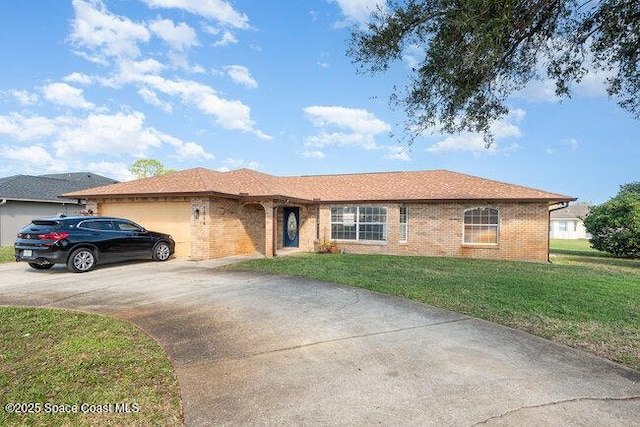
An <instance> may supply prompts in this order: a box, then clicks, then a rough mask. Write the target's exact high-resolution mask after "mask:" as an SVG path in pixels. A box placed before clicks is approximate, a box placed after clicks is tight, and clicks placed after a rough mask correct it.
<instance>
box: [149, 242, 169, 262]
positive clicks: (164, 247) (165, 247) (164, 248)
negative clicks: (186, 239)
mask: <svg viewBox="0 0 640 427" xmlns="http://www.w3.org/2000/svg"><path fill="white" fill-rule="evenodd" d="M170 256H171V246H169V244H168V243H166V242H160V243H158V244H157V245H156V246H155V247H154V248H153V255H152V258H153V260H154V261H166V260H168V259H169V257H170Z"/></svg>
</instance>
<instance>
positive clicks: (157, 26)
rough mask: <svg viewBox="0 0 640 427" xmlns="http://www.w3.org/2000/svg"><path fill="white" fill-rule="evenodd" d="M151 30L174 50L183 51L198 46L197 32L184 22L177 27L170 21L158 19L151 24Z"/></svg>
mask: <svg viewBox="0 0 640 427" xmlns="http://www.w3.org/2000/svg"><path fill="white" fill-rule="evenodd" d="M149 29H150V30H151V31H153V33H154V34H155V35H156V36H158V37H159V38H161V39H162V40H164V41H165V42H166V43H167V44H168V45H169V46H170V47H171V49H173V50H178V51H182V50H185V49H188V48H190V47H191V46H195V45H197V44H198V38H197V37H196V32H195V31H194V29H193V28H191V27H190V26H188V25H187V24H185V23H184V22H181V23H179V24H178V25H175V24H174V23H173V21H172V20H170V19H158V20H155V21H153V22H151V23H150V24H149Z"/></svg>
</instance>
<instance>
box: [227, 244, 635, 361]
mask: <svg viewBox="0 0 640 427" xmlns="http://www.w3.org/2000/svg"><path fill="white" fill-rule="evenodd" d="M583 251H584V248H581V249H578V250H577V252H583ZM593 255H594V256H584V255H582V254H577V255H576V254H559V255H553V257H552V260H553V263H552V264H538V263H527V262H511V261H496V260H479V259H460V258H440V257H406V256H378V255H352V254H342V255H318V254H302V255H298V256H289V257H280V258H274V259H260V260H252V261H247V262H244V263H241V264H237V265H234V266H231V267H229V268H236V269H243V270H256V271H264V272H272V273H279V274H289V275H297V276H304V277H309V278H314V279H319V280H325V281H329V282H335V283H342V284H346V285H350V286H356V287H361V288H365V289H370V290H373V291H377V292H382V293H386V294H391V295H397V296H401V297H405V298H409V299H412V300H415V301H419V302H423V303H426V304H431V305H434V306H438V307H442V308H446V309H449V310H453V311H456V312H458V313H463V314H467V315H470V316H473V317H478V318H482V319H487V320H490V321H492V322H496V323H500V324H503V325H507V326H511V327H514V328H518V329H521V330H525V331H528V332H530V333H532V334H535V335H539V336H542V337H545V338H548V339H551V340H554V341H557V342H560V343H564V344H567V345H569V346H572V347H575V348H581V349H583V350H586V351H589V352H592V353H594V354H597V355H599V356H602V357H606V358H609V359H611V360H614V361H617V362H619V363H622V364H625V365H627V366H630V367H632V368H635V369H639V368H640V261H632V260H616V259H614V258H609V257H603V256H601V255H600V254H599V253H595V254H593ZM594 260H597V262H594ZM621 261H622V262H621Z"/></svg>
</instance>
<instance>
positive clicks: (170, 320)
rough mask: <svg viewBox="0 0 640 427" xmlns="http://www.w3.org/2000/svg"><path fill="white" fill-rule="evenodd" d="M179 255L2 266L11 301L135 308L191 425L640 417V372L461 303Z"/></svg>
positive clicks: (3, 292)
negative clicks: (161, 353) (459, 310)
mask: <svg viewBox="0 0 640 427" xmlns="http://www.w3.org/2000/svg"><path fill="white" fill-rule="evenodd" d="M216 265H217V263H211V262H204V263H195V262H189V261H182V260H171V261H169V262H167V263H152V262H143V263H135V264H125V265H114V266H108V267H102V268H99V269H97V270H95V271H92V272H89V273H85V274H71V273H68V272H67V271H66V270H65V269H63V268H58V267H56V268H54V269H52V270H49V271H35V270H31V269H29V267H28V266H26V265H25V264H12V263H10V264H0V304H2V305H29V306H47V307H62V308H73V309H80V310H86V311H91V312H96V313H103V314H108V315H111V316H114V317H117V318H120V319H125V320H128V321H131V322H133V323H135V324H137V325H139V326H140V327H142V328H143V329H144V330H146V331H147V332H148V333H149V334H151V335H152V336H154V337H155V338H156V339H157V340H158V341H159V342H160V343H161V344H162V345H163V347H164V348H165V349H166V351H167V353H168V355H169V357H170V359H171V360H172V362H173V365H174V367H175V371H176V374H177V376H178V380H179V382H180V387H181V392H182V397H183V405H184V410H185V419H186V424H187V425H189V426H200V425H220V424H226V425H239V424H278V425H292V424H295V425H369V424H383V425H456V426H457V425H459V426H469V425H477V424H487V425H509V426H513V425H537V426H539V425H549V426H551V425H553V426H557V425H611V426H614V425H616V426H620V425H637V424H638V420H640V372H638V371H634V370H631V369H627V368H624V367H621V366H619V365H616V364H613V363H611V362H608V361H606V360H603V359H600V358H597V357H594V356H591V355H589V354H586V353H583V352H580V351H576V350H573V349H570V348H567V347H564V346H561V345H557V344H554V343H551V342H549V341H546V340H543V339H540V338H536V337H533V336H531V335H528V334H525V333H522V332H519V331H516V330H513V329H509V328H505V327H501V326H498V325H495V324H492V323H489V322H485V321H481V320H477V319H472V318H468V317H466V316H462V315H459V314H456V313H452V312H449V311H446V310H440V309H436V308H433V307H429V306H425V305H421V304H416V303H412V302H410V301H407V300H403V299H399V298H394V297H389V296H384V295H380V294H376V293H372V292H368V291H365V290H360V289H354V288H349V287H345V286H340V285H335V284H329V283H323V282H317V281H312V280H305V279H299V278H291V277H284V276H276V275H264V274H255V273H239V272H229V271H220V270H215V269H214V268H213V267H215V266H216Z"/></svg>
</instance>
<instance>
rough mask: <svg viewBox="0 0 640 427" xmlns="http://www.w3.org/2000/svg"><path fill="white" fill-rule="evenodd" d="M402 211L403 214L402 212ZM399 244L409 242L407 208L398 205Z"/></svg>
mask: <svg viewBox="0 0 640 427" xmlns="http://www.w3.org/2000/svg"><path fill="white" fill-rule="evenodd" d="M402 211H404V213H403V212H402ZM399 214H400V215H399V216H400V239H399V240H398V241H399V242H400V243H407V241H408V240H409V207H408V206H407V205H400V209H399Z"/></svg>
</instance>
